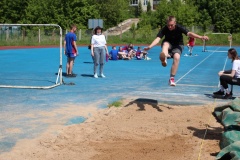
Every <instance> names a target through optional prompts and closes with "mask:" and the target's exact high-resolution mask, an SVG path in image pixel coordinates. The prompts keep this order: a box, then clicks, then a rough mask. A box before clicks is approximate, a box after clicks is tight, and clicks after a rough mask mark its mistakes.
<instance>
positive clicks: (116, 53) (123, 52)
mask: <svg viewBox="0 0 240 160" xmlns="http://www.w3.org/2000/svg"><path fill="white" fill-rule="evenodd" d="M147 54H148V53H147V52H146V51H144V50H142V49H141V47H138V48H137V50H136V49H134V47H133V44H129V45H128V46H124V47H121V46H120V47H119V49H118V50H117V49H116V46H112V50H111V51H110V52H109V59H110V60H118V59H123V60H131V59H133V58H136V59H137V60H141V59H145V60H150V58H149V57H147Z"/></svg>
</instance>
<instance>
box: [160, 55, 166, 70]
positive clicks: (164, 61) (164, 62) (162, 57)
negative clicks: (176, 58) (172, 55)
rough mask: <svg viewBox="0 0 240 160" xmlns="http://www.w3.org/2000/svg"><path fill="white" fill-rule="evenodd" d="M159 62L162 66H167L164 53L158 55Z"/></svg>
mask: <svg viewBox="0 0 240 160" xmlns="http://www.w3.org/2000/svg"><path fill="white" fill-rule="evenodd" d="M160 60H161V62H162V66H163V67H166V66H167V58H166V55H165V53H164V52H161V53H160Z"/></svg>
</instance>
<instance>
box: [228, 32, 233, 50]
mask: <svg viewBox="0 0 240 160" xmlns="http://www.w3.org/2000/svg"><path fill="white" fill-rule="evenodd" d="M228 41H229V46H230V48H232V34H229V35H228Z"/></svg>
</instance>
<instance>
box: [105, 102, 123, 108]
mask: <svg viewBox="0 0 240 160" xmlns="http://www.w3.org/2000/svg"><path fill="white" fill-rule="evenodd" d="M107 106H108V107H109V108H110V107H121V106H122V101H115V102H112V103H110V104H108V105H107Z"/></svg>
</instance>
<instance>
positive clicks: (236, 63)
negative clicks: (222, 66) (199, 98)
mask: <svg viewBox="0 0 240 160" xmlns="http://www.w3.org/2000/svg"><path fill="white" fill-rule="evenodd" d="M228 58H229V59H231V60H232V69H231V70H225V71H220V72H219V73H218V75H219V77H220V78H219V79H220V90H219V91H217V92H213V95H215V96H216V95H220V96H223V95H224V97H223V98H224V99H229V98H232V91H230V90H229V89H228V84H231V85H240V60H239V57H238V54H237V51H236V50H235V49H234V48H230V49H229V50H228Z"/></svg>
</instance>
